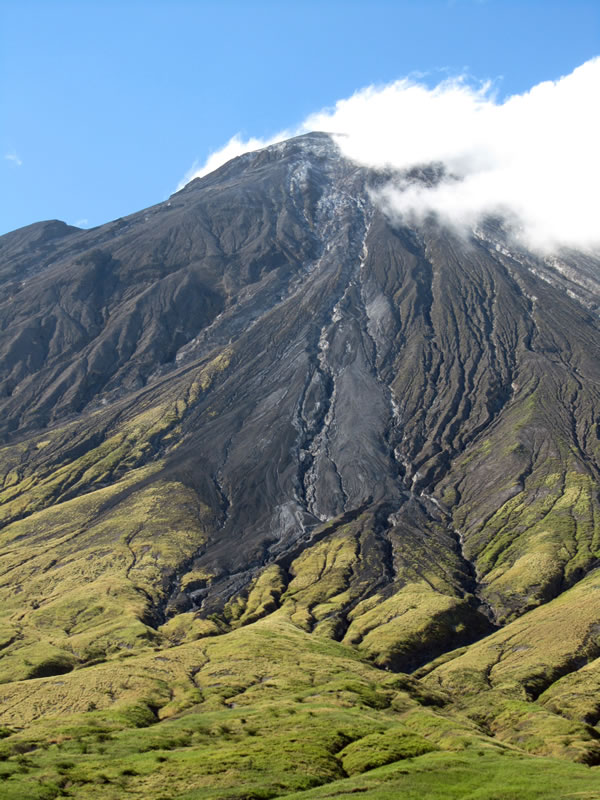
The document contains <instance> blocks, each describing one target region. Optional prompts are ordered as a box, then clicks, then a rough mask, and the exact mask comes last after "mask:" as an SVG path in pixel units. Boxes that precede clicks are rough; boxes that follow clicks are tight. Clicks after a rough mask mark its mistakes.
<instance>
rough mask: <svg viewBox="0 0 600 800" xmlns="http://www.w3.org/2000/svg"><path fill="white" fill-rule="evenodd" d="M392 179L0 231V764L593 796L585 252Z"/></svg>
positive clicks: (265, 181)
mask: <svg viewBox="0 0 600 800" xmlns="http://www.w3.org/2000/svg"><path fill="white" fill-rule="evenodd" d="M393 177H394V176H392V175H389V174H384V173H375V172H373V171H370V170H368V169H366V168H363V167H361V166H358V165H356V164H354V163H352V162H350V161H348V160H346V159H344V158H343V157H342V156H341V154H340V153H339V151H338V149H337V147H336V145H335V144H334V142H333V141H332V140H331V138H330V137H329V136H327V135H326V134H309V135H307V136H303V137H299V138H296V139H292V140H289V141H288V142H284V143H282V144H278V145H274V146H272V147H269V148H266V149H265V150H261V151H258V152H255V153H250V154H246V155H244V156H241V157H240V158H238V159H235V160H234V161H232V162H229V163H228V164H226V165H225V166H223V167H221V168H220V169H219V170H217V171H216V172H214V173H212V174H211V175H208V176H206V177H204V178H201V179H197V180H195V181H192V182H191V183H190V184H188V186H186V187H185V189H183V190H182V191H180V192H178V193H176V194H174V195H173V196H172V197H171V198H170V199H169V200H168V201H167V202H165V203H161V204H159V205H157V206H154V207H152V208H150V209H147V210H146V211H143V212H140V213H138V214H134V215H132V216H130V217H126V218H124V219H120V220H117V221H115V222H112V223H109V224H107V225H105V226H101V227H99V228H95V229H92V230H90V231H81V230H78V229H76V228H72V227H69V226H66V225H64V224H63V223H59V222H56V221H54V222H45V223H37V224H34V225H31V226H28V227H27V228H23V229H21V230H19V231H15V232H14V233H11V234H8V235H6V236H4V237H0V280H1V284H0V331H1V336H0V353H1V356H2V361H1V364H2V370H1V374H0V404H1V414H0V431H1V434H2V437H3V440H4V444H3V446H2V448H1V449H0V476H1V479H2V492H1V503H2V504H1V506H0V523H1V524H2V529H1V531H0V553H1V555H2V559H1V561H0V614H1V617H0V682H1V683H2V685H0V724H2V725H5V726H6V727H5V728H1V729H0V736H4V739H3V741H2V742H1V743H0V744H1V748H0V757H1V758H3V759H4V763H3V764H2V765H0V778H1V779H3V781H4V784H3V786H4V787H6V792H7V793H6V794H5V795H3V796H6V797H7V798H20V797H23V798H24V797H27V798H36V797H39V798H46V797H48V798H53V797H58V796H69V795H70V796H76V797H82V798H87V797H90V798H92V797H99V796H100V795H102V797H104V798H112V797H114V798H120V797H123V796H129V795H131V796H133V797H145V798H148V797H150V798H154V797H156V798H159V797H161V798H169V797H178V798H179V797H187V798H226V797H229V798H234V797H237V798H242V797H253V798H259V797H263V798H264V797H277V796H283V795H286V794H289V793H290V792H294V793H296V792H300V793H301V794H300V795H297V794H294V797H296V796H305V795H304V794H302V793H303V792H304V791H308V790H309V789H310V787H312V786H317V785H319V784H327V789H323V790H317V789H315V790H313V791H310V792H308V794H306V797H307V798H308V797H313V796H314V797H321V796H327V791H329V790H331V789H332V786H333V785H334V784H335V786H336V787H337V788H336V789H335V792H336V796H340V797H343V796H345V794H344V793H345V792H347V793H348V794H350V793H353V792H356V791H361V792H364V793H365V796H367V797H371V796H372V797H385V796H388V795H387V794H385V793H386V792H388V794H389V796H390V797H391V796H396V795H397V793H398V792H404V793H405V794H406V797H412V796H414V797H417V796H419V797H422V796H423V794H424V793H425V794H426V796H429V797H439V798H445V797H449V798H450V797H466V796H469V797H470V796H471V795H470V794H465V792H467V791H468V792H472V793H473V794H472V796H473V797H477V798H499V797H505V796H507V795H506V794H505V795H502V794H498V793H497V794H494V793H493V792H494V791H495V789H494V783H496V784H497V783H500V784H501V785H502V786H507V787H508V789H506V791H509V792H510V791H512V793H513V794H511V795H510V796H511V797H512V796H516V797H524V798H525V797H548V796H549V795H548V794H547V787H548V782H549V781H552V782H553V783H552V785H553V786H556V787H557V788H556V792H557V793H556V795H555V796H556V797H559V796H560V797H562V796H567V795H569V796H571V795H572V793H573V792H575V791H577V792H578V796H579V797H590V798H591V797H596V796H597V792H596V794H594V793H593V791H594V785H595V786H597V785H598V780H599V777H600V776H598V775H597V774H596V773H595V769H596V768H595V766H593V765H596V764H600V728H599V727H598V722H599V720H600V703H599V702H598V699H597V698H598V689H599V688H600V626H599V624H598V619H599V618H600V570H599V569H598V566H600V560H599V559H600V507H599V496H598V477H599V469H600V434H599V431H598V408H599V407H600V406H599V402H598V401H599V393H600V352H599V350H600V333H599V330H598V327H599V325H598V313H597V310H598V303H599V302H600V283H599V276H600V261H598V259H595V258H593V257H592V256H590V255H584V254H581V253H576V252H564V253H561V254H560V256H553V257H552V258H550V257H548V258H543V257H542V256H539V255H535V254H533V253H531V252H528V251H526V250H524V249H523V248H521V247H517V246H515V245H514V243H511V240H510V238H509V237H508V235H507V234H506V232H505V230H504V228H503V226H502V224H501V222H500V221H497V220H489V221H487V222H486V223H485V224H482V226H481V227H480V228H478V229H477V230H475V231H474V232H473V233H472V235H470V236H469V237H465V236H458V235H457V234H455V233H453V232H452V231H449V230H448V229H446V228H444V227H442V226H440V225H439V224H438V223H437V222H436V221H435V220H433V219H431V220H428V221H427V222H425V223H423V224H420V225H418V226H412V227H410V228H409V227H406V226H404V225H401V224H399V223H398V222H394V221H392V220H390V219H388V218H387V217H386V216H385V215H384V214H383V213H382V211H381V209H380V207H379V206H378V204H377V202H376V199H374V198H375V197H376V191H377V189H378V188H379V187H380V186H382V185H383V184H385V182H386V181H388V180H390V179H393ZM408 177H410V178H411V179H412V180H414V181H421V182H425V183H431V182H434V181H436V180H438V179H439V177H440V173H439V170H438V169H437V168H434V167H431V168H427V169H422V170H415V171H413V172H412V173H410V175H409V176H408ZM406 673H412V676H411V677H409V676H408V675H407V674H406ZM142 728H143V729H144V730H143V731H142V730H141V729H142ZM138 729H139V730H138ZM275 751H276V752H277V753H278V755H277V758H273V753H274V752H275ZM532 754H535V755H536V756H545V757H547V758H545V759H540V758H537V759H533V758H530V756H531V755H532ZM501 756H502V757H501ZM556 757H558V758H559V759H561V760H556ZM569 761H575V762H582V764H584V765H592V767H591V769H590V767H589V766H582V765H581V764H569V763H568V762H569ZM388 764H389V765H390V766H385V765H388ZM367 773H368V780H367ZM355 775H359V778H353V777H352V776H355ZM442 776H444V777H443V778H442ZM357 780H358V783H357ZM337 781H343V783H340V784H339V785H338V784H337ZM594 781H595V784H594ZM432 782H433V784H435V787H436V788H432ZM240 786H243V789H240ZM36 792H37V794H36ZM244 792H245V793H244ZM323 792H324V793H323ZM411 792H413V794H411ZM436 792H437V794H436ZM544 792H546V794H544ZM561 792H562V794H561Z"/></svg>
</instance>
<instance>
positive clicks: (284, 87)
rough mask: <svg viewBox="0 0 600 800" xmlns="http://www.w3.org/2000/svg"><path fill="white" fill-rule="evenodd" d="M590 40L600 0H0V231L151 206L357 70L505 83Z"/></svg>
mask: <svg viewBox="0 0 600 800" xmlns="http://www.w3.org/2000/svg"><path fill="white" fill-rule="evenodd" d="M598 54H600V2H599V0H587V1H584V0H581V1H578V0H570V1H569V2H566V0H562V1H561V2H554V1H553V0H529V1H528V0H421V1H420V2H419V1H418V0H413V1H412V2H408V1H406V2H402V1H401V0H396V2H393V1H392V0H371V1H370V2H369V3H366V2H358V0H354V1H353V0H344V1H343V2H342V0H339V1H338V0H321V1H320V2H316V1H315V2H312V1H311V0H303V1H302V2H301V1H300V0H297V2H285V0H279V2H274V1H273V2H267V0H253V1H251V0H246V2H236V1H235V0H221V2H220V3H216V2H202V0H197V1H196V2H192V1H191V0H188V2H178V0H174V1H173V2H167V0H162V1H161V2H152V0H149V1H147V2H142V0H139V2H133V1H132V0H129V1H127V0H125V1H124V2H119V3H116V2H111V0H103V2H100V1H99V0H79V2H58V1H57V0H45V2H35V1H34V0H19V2H16V1H13V0H0V81H1V82H0V109H1V112H0V187H1V189H0V204H1V205H0V211H1V215H0V232H6V231H9V230H12V229H14V228H17V227H20V226H21V225H26V224H29V223H30V222H34V221H38V220H42V219H52V218H58V219H63V220H65V221H67V222H69V223H71V224H77V223H79V224H80V225H82V226H84V227H90V226H94V225H98V224H101V223H103V222H106V221H108V220H110V219H114V218H116V217H119V216H123V215H126V214H128V213H132V212H134V211H137V210H139V209H141V208H143V207H145V206H148V205H151V204H153V203H156V202H160V201H161V200H163V199H165V198H166V197H167V196H168V195H169V194H170V193H171V192H172V191H174V189H175V187H176V186H177V184H178V183H179V181H180V180H181V178H182V176H183V175H185V174H186V173H187V172H188V171H189V169H190V167H191V166H192V164H193V163H194V162H195V161H199V162H202V161H204V160H205V159H206V157H207V156H208V155H209V153H210V152H211V151H213V150H217V149H219V148H220V147H222V146H223V145H224V144H225V143H226V142H227V140H228V139H229V138H230V137H231V136H232V135H234V134H235V133H238V132H239V133H241V134H242V136H245V137H249V136H257V137H263V138H268V137H269V136H271V135H273V134H274V133H276V132H277V131H279V130H281V129H284V128H293V127H294V126H295V125H297V124H298V123H300V122H301V121H302V120H303V119H304V118H305V117H306V116H307V115H308V114H310V113H311V112H315V111H318V110H319V109H321V108H323V107H326V106H331V105H332V104H333V103H335V101H336V100H339V99H340V98H344V97H348V96H350V95H351V94H352V93H353V92H354V91H356V90H358V89H361V88H362V87H365V86H367V85H369V84H374V83H375V84H382V83H387V82H391V81H393V80H396V79H398V78H402V77H404V76H406V75H410V74H415V73H416V74H420V76H421V77H420V79H421V80H422V81H424V82H426V83H428V84H430V85H434V84H436V83H438V82H439V81H440V80H442V79H443V78H444V77H446V76H448V75H455V74H459V73H468V74H469V75H471V76H472V77H473V78H474V79H478V80H485V79H491V80H493V81H494V82H495V85H496V86H497V89H498V92H499V94H500V96H506V95H510V94H514V93H520V92H523V91H525V90H527V89H528V88H529V87H531V86H533V85H534V84H536V83H539V82H540V81H542V80H549V79H556V78H559V77H560V76H561V75H565V74H567V73H570V72H571V71H572V70H573V69H574V68H575V67H577V66H578V65H580V64H582V63H583V62H584V61H586V60H588V59H589V58H591V57H593V56H596V55H598Z"/></svg>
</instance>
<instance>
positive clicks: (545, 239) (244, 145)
mask: <svg viewBox="0 0 600 800" xmlns="http://www.w3.org/2000/svg"><path fill="white" fill-rule="evenodd" d="M599 95H600V58H595V59H593V60H591V61H587V62H586V63H585V64H583V65H582V66H580V67H578V68H577V69H575V70H574V71H573V72H572V73H571V74H569V75H567V76H565V77H562V78H560V79H559V80H556V81H546V82H543V83H540V84H538V85H536V86H534V87H533V88H532V89H530V90H529V91H528V92H525V93H524V94H520V95H513V96H512V97H509V98H508V99H505V100H502V101H499V100H498V99H497V97H496V94H495V91H494V88H493V86H492V85H490V84H483V85H481V86H478V87H477V86H473V85H472V84H471V83H469V82H467V81H466V80H464V79H462V78H456V79H452V80H447V81H444V82H442V83H440V84H439V85H438V86H436V87H434V88H429V87H427V86H425V85H423V84H420V83H418V82H416V81H413V80H411V79H403V80H399V81H395V82H394V83H391V84H389V85H387V86H383V87H374V86H370V87H367V88H365V89H362V90H360V91H358V92H356V93H355V94H354V95H352V96H351V97H349V98H347V99H343V100H339V101H338V102H337V103H336V104H335V106H334V107H333V108H331V109H326V110H323V111H319V112H317V113H315V114H312V115H310V116H309V117H308V118H307V119H306V120H304V122H303V123H302V124H301V125H300V126H298V128H296V129H295V130H294V131H283V132H281V133H279V134H278V135H277V136H274V137H273V138H272V139H270V140H268V141H264V140H258V139H250V140H248V141H243V140H241V139H240V138H239V137H234V138H233V139H231V140H230V141H229V143H228V144H227V145H226V146H225V147H224V148H223V149H222V150H220V151H219V152H218V153H213V154H212V155H211V157H210V158H209V159H208V161H207V162H206V164H205V165H204V167H203V168H202V169H200V170H196V171H195V172H194V173H193V174H192V175H188V176H187V179H186V180H191V178H192V177H198V176H199V175H202V174H206V173H207V172H210V171H211V170H213V169H215V168H216V167H217V166H219V165H220V164H221V163H224V161H226V160H228V159H229V158H232V157H233V156H235V155H239V154H241V153H242V152H246V151H248V150H253V149H257V148H258V147H264V146H266V145H268V144H271V143H273V142H275V141H280V140H282V139H285V138H288V137H289V136H292V135H296V134H299V133H304V132H308V131H313V130H321V131H331V132H333V133H334V134H340V135H336V136H335V138H336V140H337V142H338V145H339V146H340V148H341V150H342V152H343V153H344V154H345V155H346V156H347V157H349V158H351V159H353V160H355V161H357V162H359V163H361V164H365V165H368V166H373V167H392V168H395V169H397V170H399V171H402V170H406V169H410V168H411V167H414V166H419V165H425V164H429V163H432V162H438V163H442V164H444V165H445V167H446V171H447V173H448V174H449V175H451V176H452V178H451V179H448V180H445V181H443V182H441V183H440V184H438V185H437V186H433V187H424V186H418V185H415V184H412V185H411V184H402V183H401V182H395V183H394V184H390V185H389V186H388V187H387V188H386V189H385V190H384V192H383V193H382V194H381V196H380V200H381V202H382V203H384V205H385V207H386V209H387V211H388V213H390V214H392V215H398V216H400V217H403V218H411V217H417V218H420V217H422V216H424V215H426V214H429V213H431V212H435V213H437V214H438V215H439V216H440V217H441V218H442V219H443V220H444V221H446V222H447V223H450V224H453V225H455V226H459V227H467V228H468V227H471V226H472V225H474V224H475V223H476V222H477V221H478V220H479V219H480V218H481V217H482V216H485V215H487V214H503V215H506V216H509V217H511V218H516V219H518V221H519V223H520V224H519V228H520V231H519V235H520V237H521V238H522V239H523V240H524V242H525V243H527V244H529V245H530V246H532V247H535V248H537V249H541V250H552V249H554V248H556V247H558V246H561V245H566V246H574V247H583V248H587V247H595V246H598V245H600V154H599V147H598V131H600V103H599V102H598V98H599Z"/></svg>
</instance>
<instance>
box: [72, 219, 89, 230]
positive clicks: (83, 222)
mask: <svg viewBox="0 0 600 800" xmlns="http://www.w3.org/2000/svg"><path fill="white" fill-rule="evenodd" d="M89 224H90V221H89V219H87V217H84V218H83V219H78V220H77V222H75V223H74V225H75V227H76V228H87V226H88V225H89Z"/></svg>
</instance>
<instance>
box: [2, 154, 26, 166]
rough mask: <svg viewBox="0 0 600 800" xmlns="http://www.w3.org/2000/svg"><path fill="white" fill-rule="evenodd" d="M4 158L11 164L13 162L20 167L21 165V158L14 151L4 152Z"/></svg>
mask: <svg viewBox="0 0 600 800" xmlns="http://www.w3.org/2000/svg"><path fill="white" fill-rule="evenodd" d="M4 158H5V160H6V161H10V162H11V163H12V164H14V165H15V167H22V166H23V162H22V161H21V159H20V158H19V156H18V155H17V154H16V153H6V155H5V156H4Z"/></svg>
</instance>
